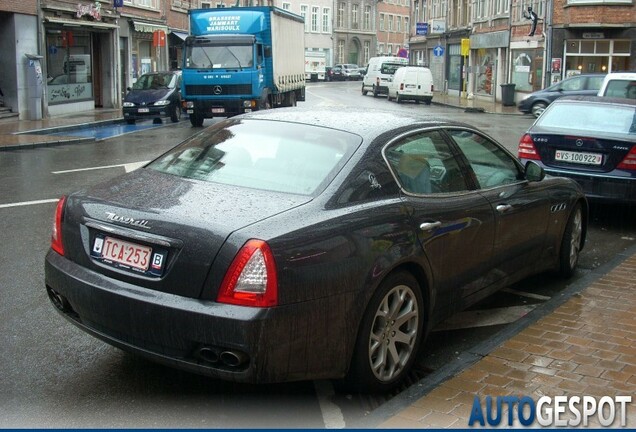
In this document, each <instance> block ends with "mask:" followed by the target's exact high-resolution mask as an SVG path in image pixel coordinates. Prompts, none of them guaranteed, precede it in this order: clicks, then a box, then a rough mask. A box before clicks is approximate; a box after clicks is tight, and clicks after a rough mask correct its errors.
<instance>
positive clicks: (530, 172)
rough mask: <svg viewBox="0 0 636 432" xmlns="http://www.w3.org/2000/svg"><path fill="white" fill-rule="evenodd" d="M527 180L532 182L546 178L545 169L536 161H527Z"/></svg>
mask: <svg viewBox="0 0 636 432" xmlns="http://www.w3.org/2000/svg"><path fill="white" fill-rule="evenodd" d="M525 175H526V180H528V181H530V182H538V181H541V180H543V179H544V178H545V171H544V170H543V168H541V167H540V166H539V165H538V164H537V163H536V162H532V161H528V162H526V170H525Z"/></svg>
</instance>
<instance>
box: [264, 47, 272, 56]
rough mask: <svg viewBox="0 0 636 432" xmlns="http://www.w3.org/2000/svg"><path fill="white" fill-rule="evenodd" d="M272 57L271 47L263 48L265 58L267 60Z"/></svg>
mask: <svg viewBox="0 0 636 432" xmlns="http://www.w3.org/2000/svg"><path fill="white" fill-rule="evenodd" d="M271 56H272V47H271V46H266V47H265V57H267V58H269V57H271Z"/></svg>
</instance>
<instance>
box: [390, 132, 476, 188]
mask: <svg viewBox="0 0 636 432" xmlns="http://www.w3.org/2000/svg"><path fill="white" fill-rule="evenodd" d="M384 158H385V159H386V161H387V162H388V164H389V166H390V167H391V171H392V172H393V173H394V176H395V178H396V179H397V180H398V183H399V184H400V186H401V187H402V189H403V190H404V191H406V192H408V193H411V194H416V195H427V194H436V193H453V192H461V191H465V190H468V187H467V184H466V180H465V178H464V176H463V174H462V171H461V170H460V168H459V164H458V162H457V160H456V159H455V157H454V156H453V153H452V152H451V150H450V147H449V145H448V143H447V142H446V141H445V140H444V138H443V137H442V135H441V134H440V132H439V131H427V132H423V133H418V134H415V135H411V136H409V137H406V138H404V139H402V140H400V141H399V142H397V143H395V144H392V145H391V146H390V147H387V148H386V149H385V150H384Z"/></svg>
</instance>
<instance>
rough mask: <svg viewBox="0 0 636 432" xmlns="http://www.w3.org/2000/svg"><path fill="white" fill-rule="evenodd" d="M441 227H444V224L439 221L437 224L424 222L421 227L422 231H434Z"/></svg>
mask: <svg viewBox="0 0 636 432" xmlns="http://www.w3.org/2000/svg"><path fill="white" fill-rule="evenodd" d="M441 226H442V223H441V222H439V221H437V222H423V223H422V224H421V225H420V229H421V230H422V231H432V230H434V229H435V228H439V227H441Z"/></svg>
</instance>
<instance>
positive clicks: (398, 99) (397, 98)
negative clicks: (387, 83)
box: [395, 93, 402, 104]
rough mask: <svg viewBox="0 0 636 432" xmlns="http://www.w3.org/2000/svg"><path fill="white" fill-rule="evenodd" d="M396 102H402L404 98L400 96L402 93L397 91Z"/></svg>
mask: <svg viewBox="0 0 636 432" xmlns="http://www.w3.org/2000/svg"><path fill="white" fill-rule="evenodd" d="M395 102H397V103H399V104H401V103H402V98H400V94H399V93H396V94H395Z"/></svg>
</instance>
